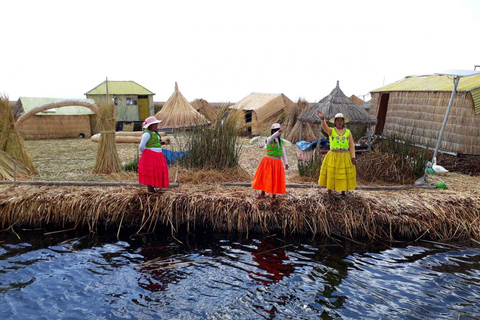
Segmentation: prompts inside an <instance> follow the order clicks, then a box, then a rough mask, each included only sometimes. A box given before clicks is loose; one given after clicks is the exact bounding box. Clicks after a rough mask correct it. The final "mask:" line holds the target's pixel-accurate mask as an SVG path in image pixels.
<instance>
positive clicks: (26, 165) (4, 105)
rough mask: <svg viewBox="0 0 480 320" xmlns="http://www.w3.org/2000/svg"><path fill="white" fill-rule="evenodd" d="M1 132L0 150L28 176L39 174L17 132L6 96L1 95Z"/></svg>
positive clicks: (4, 160)
mask: <svg viewBox="0 0 480 320" xmlns="http://www.w3.org/2000/svg"><path fill="white" fill-rule="evenodd" d="M0 130H1V132H0V150H2V151H4V152H5V154H8V155H9V156H10V157H11V158H12V159H13V160H14V161H15V162H16V163H17V166H18V168H21V170H25V171H26V172H28V174H35V173H37V169H36V168H35V166H34V165H33V162H32V159H31V158H30V156H29V155H28V153H27V150H26V149H25V142H24V140H23V138H22V137H21V136H20V135H19V134H18V133H16V132H15V118H14V116H13V112H12V109H11V108H10V103H9V101H8V97H7V96H6V95H0ZM3 156H4V155H3ZM0 157H2V155H0ZM6 161H7V159H3V162H4V163H6Z"/></svg>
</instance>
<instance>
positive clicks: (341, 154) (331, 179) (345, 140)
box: [317, 110, 357, 195]
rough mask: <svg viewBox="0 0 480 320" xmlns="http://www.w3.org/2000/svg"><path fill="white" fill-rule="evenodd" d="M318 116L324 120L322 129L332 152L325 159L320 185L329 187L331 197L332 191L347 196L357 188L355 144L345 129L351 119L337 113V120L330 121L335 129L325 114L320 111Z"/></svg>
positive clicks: (350, 134) (348, 131)
mask: <svg viewBox="0 0 480 320" xmlns="http://www.w3.org/2000/svg"><path fill="white" fill-rule="evenodd" d="M317 115H318V116H319V117H320V118H321V119H322V129H323V130H324V131H325V132H326V133H327V134H328V137H329V138H328V139H329V141H330V151H328V153H327V154H326V155H325V158H324V159H323V163H322V168H321V169H320V177H319V178H318V184H319V185H321V186H325V187H327V191H328V194H329V195H330V194H332V190H335V191H341V192H342V195H345V192H346V191H349V190H354V189H355V187H356V186H357V171H356V167H355V165H356V163H357V162H356V159H355V144H354V142H353V135H352V133H351V132H350V130H348V129H346V128H345V123H347V122H348V121H349V119H348V118H345V116H344V115H343V114H342V113H337V114H336V115H335V118H332V119H330V122H331V123H334V124H335V127H334V128H330V127H329V126H328V125H327V123H326V122H325V117H324V115H323V112H321V111H320V110H318V111H317Z"/></svg>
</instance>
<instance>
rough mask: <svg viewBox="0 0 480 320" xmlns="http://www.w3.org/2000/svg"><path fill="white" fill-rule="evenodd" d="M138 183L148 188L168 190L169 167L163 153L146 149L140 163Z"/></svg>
mask: <svg viewBox="0 0 480 320" xmlns="http://www.w3.org/2000/svg"><path fill="white" fill-rule="evenodd" d="M138 182H139V183H141V184H144V185H147V186H153V187H157V188H166V187H168V185H169V184H170V183H169V181H168V165H167V160H165V156H164V155H163V153H161V152H155V151H152V150H148V149H145V151H143V154H142V156H141V157H140V161H139V162H138Z"/></svg>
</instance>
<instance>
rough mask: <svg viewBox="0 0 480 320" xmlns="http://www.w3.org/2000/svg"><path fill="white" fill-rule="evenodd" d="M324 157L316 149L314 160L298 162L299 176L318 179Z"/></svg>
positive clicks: (313, 155)
mask: <svg viewBox="0 0 480 320" xmlns="http://www.w3.org/2000/svg"><path fill="white" fill-rule="evenodd" d="M322 162H323V155H321V154H320V153H319V152H318V151H317V150H316V149H315V150H313V154H312V159H310V161H305V160H300V159H299V160H298V161H297V168H298V174H299V175H300V176H301V177H308V178H318V176H319V175H320V168H321V167H322Z"/></svg>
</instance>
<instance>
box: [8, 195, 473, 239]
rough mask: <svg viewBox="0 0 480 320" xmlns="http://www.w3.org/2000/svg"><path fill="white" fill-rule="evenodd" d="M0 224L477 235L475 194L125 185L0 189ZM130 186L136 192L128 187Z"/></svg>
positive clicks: (440, 236) (350, 235)
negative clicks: (259, 195)
mask: <svg viewBox="0 0 480 320" xmlns="http://www.w3.org/2000/svg"><path fill="white" fill-rule="evenodd" d="M2 189H3V190H2V191H3V192H0V217H1V228H2V229H3V230H6V229H8V228H10V230H12V229H13V227H15V228H21V227H22V228H26V227H28V228H46V227H55V228H57V229H66V228H74V227H78V228H80V227H88V228H89V229H90V230H91V231H92V232H99V231H101V230H102V229H103V230H105V228H107V229H108V228H109V229H111V228H113V230H114V231H115V232H117V234H118V233H120V231H121V229H122V228H126V229H128V230H131V228H135V229H136V230H135V231H136V232H137V233H144V232H153V231H155V229H156V228H160V227H168V228H170V230H171V232H172V234H173V235H175V234H179V233H180V232H185V231H186V232H192V233H194V232H196V231H198V232H205V231H206V230H207V231H211V232H229V233H245V234H247V236H248V233H249V232H262V233H264V234H268V233H282V234H284V235H291V234H306V235H312V236H318V237H331V236H341V237H347V238H350V239H372V240H373V239H377V240H378V239H388V240H417V239H429V240H441V241H448V240H463V239H471V238H472V239H476V240H479V239H480V223H479V221H480V193H479V192H468V193H454V192H449V191H448V190H442V192H441V191H439V190H436V191H429V192H427V191H424V192H418V191H415V192H407V191H405V192H390V193H389V192H384V193H380V194H379V193H374V192H367V191H362V192H360V191H357V192H355V193H352V194H349V195H348V196H346V197H341V196H332V197H328V196H327V195H326V192H325V191H324V190H321V191H319V190H318V189H306V190H305V191H302V192H298V193H297V192H295V191H292V192H289V194H288V195H287V196H285V197H280V198H278V199H277V200H276V201H272V200H271V199H266V200H256V199H255V197H254V191H252V190H247V189H236V188H220V187H215V186H212V187H211V188H210V189H204V190H195V189H183V190H182V189H181V188H176V189H175V190H174V189H169V190H167V191H165V192H164V193H163V194H151V193H146V192H143V191H138V189H134V188H131V187H125V188H105V189H98V188H87V187H83V188H78V187H77V188H66V187H64V188H54V187H32V186H29V187H27V186H20V187H17V188H16V189H12V188H10V189H8V188H5V187H2ZM136 190H137V191H136Z"/></svg>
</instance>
